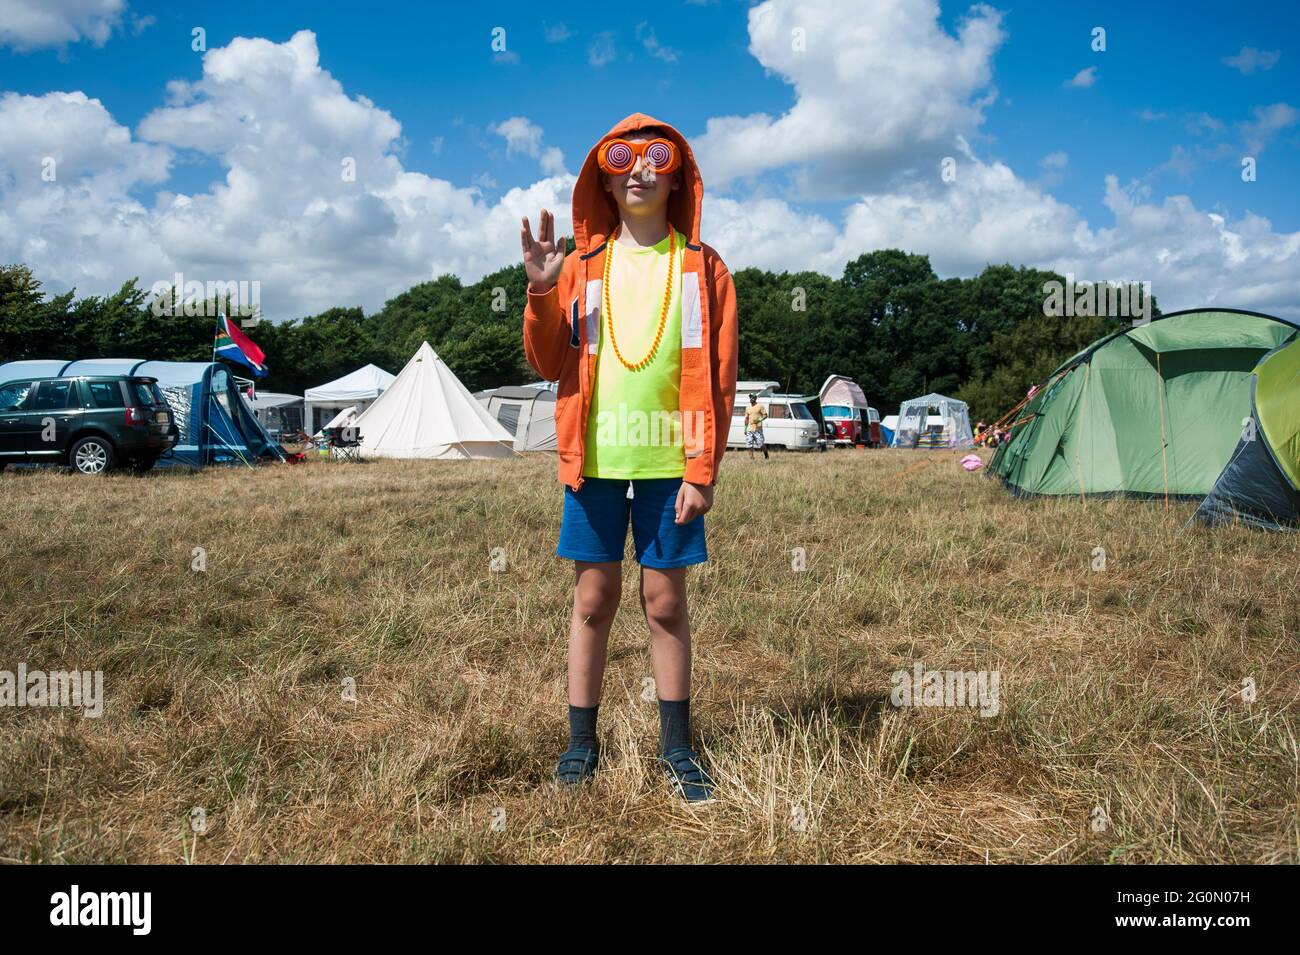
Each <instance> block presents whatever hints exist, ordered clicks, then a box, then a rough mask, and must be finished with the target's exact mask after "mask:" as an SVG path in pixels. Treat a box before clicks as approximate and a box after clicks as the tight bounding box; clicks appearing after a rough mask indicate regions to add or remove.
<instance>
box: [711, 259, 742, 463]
mask: <svg viewBox="0 0 1300 955" xmlns="http://www.w3.org/2000/svg"><path fill="white" fill-rule="evenodd" d="M710 251H712V250H710ZM711 258H712V269H711V275H710V282H709V316H710V322H709V325H710V327H709V335H710V337H711V338H712V339H713V342H712V345H713V360H714V362H715V363H716V367H715V374H714V377H713V421H714V428H715V435H714V440H713V481H714V483H716V482H717V480H718V468H719V466H720V465H721V464H722V456H723V455H724V454H725V453H726V451H727V432H728V431H729V430H730V428H731V409H732V407H733V405H734V404H735V400H736V366H737V364H738V360H739V352H740V324H739V320H738V319H737V316H736V287H735V285H734V284H733V283H732V281H731V273H730V272H729V271H728V270H727V266H726V265H725V264H724V263H723V261H722V259H721V258H719V257H718V255H717V253H716V252H715V253H713V255H712V257H711Z"/></svg>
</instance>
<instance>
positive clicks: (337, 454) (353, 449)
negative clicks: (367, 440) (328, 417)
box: [325, 427, 361, 461]
mask: <svg viewBox="0 0 1300 955" xmlns="http://www.w3.org/2000/svg"><path fill="white" fill-rule="evenodd" d="M325 442H326V447H328V448H329V449H330V460H331V461H360V460H361V432H359V431H357V429H356V428H347V427H345V428H326V429H325Z"/></svg>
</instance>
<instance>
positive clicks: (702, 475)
mask: <svg viewBox="0 0 1300 955" xmlns="http://www.w3.org/2000/svg"><path fill="white" fill-rule="evenodd" d="M703 199H704V186H703V184H702V182H701V179H700V174H699V170H698V169H697V168H696V165H695V159H694V157H693V156H692V155H691V150H690V147H689V146H688V145H687V143H686V140H685V139H684V138H683V137H682V135H681V134H680V133H678V132H677V130H675V129H673V128H672V127H671V126H667V125H665V124H663V123H660V122H658V121H656V120H654V119H651V118H650V117H649V116H645V115H642V114H640V113H634V114H632V115H631V116H629V117H627V118H626V119H624V120H623V121H622V122H620V123H618V124H617V125H616V126H615V127H614V128H613V129H611V130H610V131H609V132H608V133H606V134H605V136H604V137H602V138H601V140H600V142H598V143H597V144H596V145H595V146H594V147H593V148H592V150H591V152H590V153H588V154H587V159H586V162H585V163H584V164H583V167H582V171H581V172H580V173H579V175H578V181H577V183H576V184H575V186H574V189H573V232H574V244H575V250H574V253H573V254H571V255H568V256H566V255H565V245H564V239H563V237H561V236H558V235H557V234H556V231H555V219H554V217H553V216H552V215H551V214H550V213H549V212H547V211H546V210H545V209H543V210H542V214H541V220H540V222H539V224H538V234H537V237H536V238H534V236H533V233H532V229H531V227H530V226H529V223H528V220H527V219H524V220H523V225H522V228H521V230H520V242H521V244H522V246H523V258H524V271H525V272H526V273H527V276H528V305H527V307H526V308H525V310H524V351H525V353H526V354H527V356H528V361H529V363H530V364H531V365H532V366H533V368H534V369H536V371H537V373H538V374H539V375H541V376H542V377H543V378H545V379H547V380H551V381H558V382H559V387H558V391H557V395H556V407H555V430H556V436H557V442H558V450H559V458H560V481H561V482H562V483H563V484H564V485H565V490H564V512H563V517H562V519H561V524H560V540H559V545H558V547H557V548H556V553H557V554H558V555H559V556H561V557H566V558H569V559H571V560H572V561H573V562H574V574H575V585H574V592H573V615H572V618H571V621H570V624H569V747H568V750H567V751H566V752H565V753H564V754H563V755H562V756H561V757H560V761H559V764H558V765H557V766H556V770H555V777H556V779H557V780H558V781H560V782H561V783H566V784H577V783H583V782H586V781H588V780H590V779H591V778H592V776H593V775H594V773H595V771H596V768H597V765H598V763H599V760H600V747H599V744H598V742H597V737H596V710H597V707H598V705H599V703H600V689H601V682H602V679H603V677H604V673H605V650H606V645H607V642H608V639H609V630H610V626H611V625H612V624H613V622H614V612H615V611H616V610H617V609H618V604H619V599H620V597H621V591H622V581H623V577H622V560H623V548H624V545H625V542H626V540H627V529H628V523H629V521H630V523H631V525H632V539H633V543H634V549H635V553H636V559H637V561H638V562H639V563H640V564H641V588H640V589H641V608H642V610H643V612H644V613H645V618H646V623H647V624H648V625H649V628H650V656H651V664H652V667H653V670H654V676H655V685H656V689H657V692H658V696H659V744H660V757H659V758H660V763H661V766H662V767H663V770H664V772H665V773H666V774H667V776H668V778H669V780H670V781H671V782H672V783H673V784H674V785H675V787H676V789H677V790H678V792H679V793H681V795H682V796H683V797H684V798H685V799H687V800H688V801H690V802H707V801H709V800H710V799H711V798H712V796H713V782H712V780H711V779H710V778H709V775H708V773H707V772H706V771H705V769H704V767H703V765H702V764H701V761H700V756H699V754H698V753H697V752H696V751H695V750H694V749H692V748H691V745H690V692H691V631H690V623H689V620H688V615H687V606H686V568H687V567H688V566H690V565H691V564H698V563H701V562H703V561H705V560H707V559H708V554H707V551H706V549H705V542H704V517H703V515H704V513H705V512H706V511H708V510H709V508H710V507H712V506H713V486H714V483H715V482H716V481H717V474H718V465H719V464H720V462H721V461H722V455H723V452H724V451H725V450H726V446H727V429H728V426H729V425H730V422H731V403H732V400H733V399H734V398H735V393H736V343H737V337H736V298H735V291H734V289H733V287H732V283H731V275H730V273H729V272H728V271H727V267H726V266H725V265H724V264H723V262H722V259H721V258H720V257H719V256H718V254H717V253H716V252H715V251H714V250H713V249H711V248H710V247H709V246H707V245H704V244H703V243H701V242H700V206H701V204H702V202H703Z"/></svg>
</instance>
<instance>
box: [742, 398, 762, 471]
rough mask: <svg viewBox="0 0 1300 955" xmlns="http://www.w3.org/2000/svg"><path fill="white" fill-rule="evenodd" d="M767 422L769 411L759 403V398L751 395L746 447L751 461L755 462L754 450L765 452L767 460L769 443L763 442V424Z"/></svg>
mask: <svg viewBox="0 0 1300 955" xmlns="http://www.w3.org/2000/svg"><path fill="white" fill-rule="evenodd" d="M766 420H767V410H766V409H765V408H764V407H763V406H762V405H760V404H759V403H758V396H757V395H754V394H752V393H751V394H750V396H749V407H748V408H746V409H745V447H747V448H749V459H750V460H751V461H752V460H754V449H755V448H758V450H760V451H762V452H763V460H767V457H768V455H767V443H766V442H765V441H764V440H763V422H764V421H766Z"/></svg>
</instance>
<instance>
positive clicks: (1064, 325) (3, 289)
mask: <svg viewBox="0 0 1300 955" xmlns="http://www.w3.org/2000/svg"><path fill="white" fill-rule="evenodd" d="M733 277H734V280H735V287H736V296H737V307H738V314H739V319H740V365H739V376H740V377H741V378H742V379H757V380H766V381H778V382H780V383H781V390H783V391H789V392H794V393H800V394H816V392H817V390H818V389H819V388H820V387H821V384H822V382H823V381H825V379H826V378H827V376H829V375H832V374H840V375H848V376H849V377H851V378H853V379H855V380H856V381H857V382H858V383H859V384H860V385H861V386H862V388H863V391H864V392H865V393H866V395H867V399H868V401H870V403H871V404H872V405H873V406H874V407H876V408H878V409H880V413H881V414H882V415H885V414H891V413H893V412H894V411H896V410H897V407H898V404H899V402H901V401H903V400H905V399H907V398H912V397H916V396H917V395H921V394H925V393H927V392H939V393H941V394H947V395H952V396H954V397H957V398H961V399H962V400H964V401H966V402H967V403H969V404H970V406H971V415H972V418H973V419H978V418H984V419H986V420H990V421H991V420H993V419H995V418H996V417H997V416H998V415H1000V414H1001V413H1002V412H1004V411H1006V410H1007V409H1008V408H1010V407H1011V406H1012V405H1014V404H1015V403H1016V402H1017V401H1019V400H1020V398H1022V397H1023V396H1024V394H1025V391H1026V390H1027V389H1028V388H1029V387H1030V385H1032V384H1034V383H1036V382H1039V381H1041V380H1043V379H1044V378H1045V377H1046V376H1047V375H1048V374H1050V373H1051V371H1052V370H1053V369H1054V368H1055V367H1056V366H1057V365H1059V364H1060V363H1061V362H1062V361H1064V360H1065V359H1066V358H1068V357H1069V356H1071V355H1073V354H1075V353H1076V352H1078V351H1080V350H1081V349H1083V348H1084V347H1086V346H1087V345H1088V344H1089V343H1091V342H1092V341H1094V340H1096V339H1097V338H1100V337H1101V336H1102V335H1105V334H1107V333H1108V332H1110V331H1113V330H1114V329H1116V328H1119V327H1121V326H1122V325H1123V324H1125V323H1126V322H1127V321H1128V320H1127V319H1124V318H1119V317H1106V316H1100V317H1098V316H1079V315H1074V316H1070V317H1051V316H1048V315H1045V314H1044V300H1045V292H1044V285H1045V283H1049V282H1060V283H1064V281H1065V279H1064V278H1063V277H1062V276H1060V275H1058V274H1057V273H1055V272H1047V271H1042V270H1039V269H1030V268H1025V267H1023V266H1021V267H1015V266H1011V265H991V266H989V267H987V268H985V269H984V271H982V272H981V273H980V274H979V275H977V276H975V277H974V278H969V279H963V278H950V279H940V278H939V277H938V276H936V275H935V273H934V270H933V269H932V268H931V267H930V260H929V258H928V256H924V255H915V254H909V253H906V252H902V251H899V250H895V249H885V250H880V251H875V252H868V253H865V254H863V255H861V256H859V257H858V258H857V259H855V260H853V261H852V262H850V263H849V264H848V265H847V266H846V267H845V269H844V273H843V275H841V276H840V278H838V279H835V278H830V277H828V276H825V275H822V274H821V273H818V272H782V273H779V274H777V273H773V272H769V271H766V270H763V269H756V268H747V269H741V270H740V271H738V272H736V273H734V276H733ZM526 287H527V283H526V280H525V278H524V271H523V266H522V265H513V266H509V267H507V268H503V269H500V270H498V271H497V272H494V273H492V274H491V275H487V276H484V277H483V278H482V279H480V280H479V281H477V282H474V283H472V284H469V285H466V284H464V283H463V282H461V280H460V279H458V278H457V277H455V276H453V275H443V276H440V277H439V278H436V279H434V280H432V281H429V282H422V283H420V284H418V285H415V286H413V287H412V288H410V289H407V290H406V291H405V292H402V293H401V294H400V295H397V296H395V297H393V298H391V299H389V300H388V301H387V302H385V303H384V306H383V307H382V308H381V309H379V310H378V311H376V312H373V313H372V314H369V315H367V314H365V312H364V311H363V310H362V309H361V308H359V307H356V306H339V307H336V308H330V309H327V310H326V311H324V312H321V313H320V314H318V315H310V316H306V317H303V318H300V319H295V320H292V321H286V322H280V323H274V322H270V321H267V320H265V319H260V318H257V317H256V316H252V317H251V318H249V319H248V320H247V321H245V322H244V325H243V327H244V330H245V332H246V334H248V336H249V337H250V338H252V339H253V340H254V341H255V342H257V344H258V345H259V346H260V347H261V348H262V350H263V351H264V352H265V353H266V363H267V366H268V367H269V369H270V374H269V375H268V376H267V377H266V378H265V379H263V380H262V381H260V382H259V387H261V388H264V389H266V390H270V391H284V392H288V393H290V394H302V393H303V391H304V390H305V389H306V388H310V387H312V386H314V385H319V384H323V383H325V382H327V381H331V380H333V379H335V378H337V377H339V376H340V375H343V374H346V373H347V372H349V371H352V370H354V369H356V368H358V367H360V366H361V365H364V364H367V363H374V364H376V365H378V366H379V367H381V368H386V369H387V370H389V371H391V372H394V373H396V372H397V371H399V370H400V369H401V367H402V366H403V365H404V364H405V363H406V361H407V360H408V359H409V358H410V356H411V355H412V354H413V353H414V352H415V349H416V348H418V347H419V345H420V343H421V342H423V341H428V342H429V343H430V344H431V345H432V346H433V348H434V350H435V351H437V352H438V354H439V355H440V356H441V357H442V358H443V360H444V361H446V362H447V364H448V366H449V367H450V368H451V369H452V371H454V372H455V373H456V375H457V376H458V377H459V378H460V379H461V381H463V382H464V383H465V385H466V386H467V387H468V388H469V389H470V390H471V391H476V390H479V389H482V388H491V387H496V386H498V385H504V384H521V383H526V382H529V381H533V380H535V379H536V374H535V373H534V372H533V371H532V369H530V368H529V367H528V365H527V362H526V361H525V359H524V351H523V334H522V312H523V304H524V301H525V298H526ZM153 302H154V299H153V296H151V295H150V294H149V293H148V292H146V291H145V290H143V289H141V288H140V287H139V283H138V280H135V279H133V280H131V281H128V282H126V283H124V284H123V285H122V287H121V288H120V289H119V290H118V291H117V292H115V293H114V294H112V295H106V296H83V297H77V295H76V292H75V290H74V291H69V292H65V293H62V294H57V295H50V294H47V293H46V292H45V291H44V290H43V288H42V285H41V282H40V280H39V279H38V278H37V277H36V276H34V275H33V274H32V272H31V270H30V269H28V268H27V267H26V266H24V265H21V264H20V265H9V266H0V363H2V362H5V361H15V360H19V359H25V358H62V359H67V360H74V359H82V358H134V357H138V358H145V359H152V360H159V361H206V360H208V359H209V358H210V357H211V353H212V339H213V334H214V326H215V319H214V318H213V317H211V314H210V313H209V314H186V313H185V311H186V310H184V309H180V308H177V309H172V310H171V314H163V315H159V314H156V312H157V311H158V310H157V309H155V308H153V307H152V305H153ZM211 304H212V305H214V306H215V305H216V303H211ZM1155 313H1156V314H1158V309H1155Z"/></svg>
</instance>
